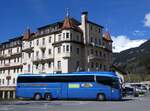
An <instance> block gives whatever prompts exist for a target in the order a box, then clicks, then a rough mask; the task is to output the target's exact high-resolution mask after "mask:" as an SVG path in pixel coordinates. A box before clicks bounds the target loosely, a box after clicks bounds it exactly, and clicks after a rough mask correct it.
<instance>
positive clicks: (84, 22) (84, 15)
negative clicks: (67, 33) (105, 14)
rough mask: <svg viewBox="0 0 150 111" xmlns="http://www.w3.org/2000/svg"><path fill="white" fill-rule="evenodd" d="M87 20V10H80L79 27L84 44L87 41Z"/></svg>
mask: <svg viewBox="0 0 150 111" xmlns="http://www.w3.org/2000/svg"><path fill="white" fill-rule="evenodd" d="M87 21H88V12H82V14H81V28H82V30H83V38H84V44H86V43H87Z"/></svg>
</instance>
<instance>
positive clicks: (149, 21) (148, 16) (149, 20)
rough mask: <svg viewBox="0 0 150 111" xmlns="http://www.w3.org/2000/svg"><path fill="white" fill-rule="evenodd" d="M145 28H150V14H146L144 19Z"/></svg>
mask: <svg viewBox="0 0 150 111" xmlns="http://www.w3.org/2000/svg"><path fill="white" fill-rule="evenodd" d="M144 26H145V27H149V28H150V13H147V14H145V17H144Z"/></svg>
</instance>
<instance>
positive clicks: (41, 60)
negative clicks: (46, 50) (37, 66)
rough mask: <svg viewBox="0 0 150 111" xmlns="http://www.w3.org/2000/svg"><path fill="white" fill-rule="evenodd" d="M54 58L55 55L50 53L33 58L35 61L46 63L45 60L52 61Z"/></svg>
mask: <svg viewBox="0 0 150 111" xmlns="http://www.w3.org/2000/svg"><path fill="white" fill-rule="evenodd" d="M53 59H54V58H53V55H49V56H48V57H46V56H43V57H34V58H33V59H32V61H33V63H45V62H48V61H52V60H53Z"/></svg>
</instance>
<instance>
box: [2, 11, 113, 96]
mask: <svg viewBox="0 0 150 111" xmlns="http://www.w3.org/2000/svg"><path fill="white" fill-rule="evenodd" d="M111 66H112V40H111V37H110V34H109V33H108V32H104V31H103V26H101V25H98V24H96V23H94V22H91V21H90V20H88V13H87V12H83V13H82V14H81V22H79V21H78V20H76V19H74V18H71V17H69V15H68V14H67V15H66V17H65V19H64V20H63V21H58V22H56V23H53V24H49V25H46V26H43V27H39V28H38V29H37V31H36V32H33V33H31V32H30V29H27V30H26V31H25V33H24V36H20V37H16V38H13V39H10V40H8V41H7V42H3V43H1V44H0V99H6V98H7V99H10V98H15V86H16V78H17V75H18V74H25V73H35V74H38V73H45V74H46V73H54V74H57V73H67V72H75V71H109V70H111Z"/></svg>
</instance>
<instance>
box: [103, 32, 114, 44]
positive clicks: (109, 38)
mask: <svg viewBox="0 0 150 111" xmlns="http://www.w3.org/2000/svg"><path fill="white" fill-rule="evenodd" d="M103 38H104V39H105V40H107V41H110V42H113V41H112V39H111V36H110V34H109V32H104V34H103Z"/></svg>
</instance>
